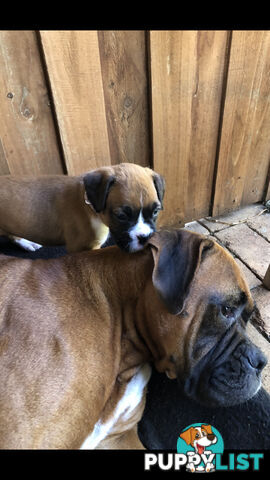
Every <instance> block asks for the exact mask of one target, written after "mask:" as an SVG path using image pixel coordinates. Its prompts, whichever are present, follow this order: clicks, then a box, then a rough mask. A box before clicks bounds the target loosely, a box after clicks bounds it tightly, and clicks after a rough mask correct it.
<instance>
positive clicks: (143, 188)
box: [0, 163, 164, 252]
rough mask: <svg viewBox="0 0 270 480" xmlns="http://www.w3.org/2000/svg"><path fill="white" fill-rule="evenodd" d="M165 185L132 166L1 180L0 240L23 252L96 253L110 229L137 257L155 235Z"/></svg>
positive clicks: (116, 239)
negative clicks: (0, 237) (59, 248)
mask: <svg viewBox="0 0 270 480" xmlns="http://www.w3.org/2000/svg"><path fill="white" fill-rule="evenodd" d="M163 195H164V179H163V178H162V177H161V176H160V175H158V174H157V173H155V172H154V171H153V170H151V169H150V168H143V167H141V166H139V165H135V164H131V163H121V164H119V165H114V166H110V167H102V168H99V169H97V170H93V171H91V172H89V173H86V174H84V175H80V176H77V177H75V176H74V177H69V176H66V175H44V176H41V177H31V178H30V177H13V176H1V177H0V235H8V236H9V237H11V238H12V239H13V240H14V241H15V242H16V243H18V244H19V245H20V246H21V247H23V248H25V249H27V250H36V249H37V248H40V246H41V245H44V246H49V245H64V244H65V245H66V248H67V251H68V252H76V251H80V250H87V249H95V248H99V247H100V246H101V245H102V243H103V242H105V240H106V238H107V236H108V232H109V229H110V230H111V233H112V236H113V239H114V241H115V243H116V244H117V245H118V246H119V247H121V248H122V249H124V250H127V251H137V250H140V249H142V248H143V247H144V245H145V242H146V240H147V239H148V238H149V236H150V235H151V234H152V233H153V232H154V231H155V223H156V220H157V216H158V212H159V210H160V209H162V200H163Z"/></svg>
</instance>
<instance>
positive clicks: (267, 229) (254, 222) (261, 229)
mask: <svg viewBox="0 0 270 480" xmlns="http://www.w3.org/2000/svg"><path fill="white" fill-rule="evenodd" d="M247 225H248V226H249V227H250V228H252V229H253V230H255V231H256V232H257V233H259V234H260V235H261V236H262V237H263V238H265V240H268V242H270V214H269V213H264V214H262V215H260V216H257V217H254V218H251V219H250V220H248V221H247ZM269 261H270V260H269Z"/></svg>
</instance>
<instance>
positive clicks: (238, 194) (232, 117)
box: [213, 31, 270, 215]
mask: <svg viewBox="0 0 270 480" xmlns="http://www.w3.org/2000/svg"><path fill="white" fill-rule="evenodd" d="M269 72H270V32H269V31H267V32H263V31H234V32H233V35H232V45H231V54H230V62H229V71H228V81H227V89H226V99H225V105H224V116H223V125H222V134H221V142H220V153H219V161H218V171H217V181H216V191H215V198H214V208H213V214H214V215H218V214H221V213H224V212H227V211H229V210H232V209H235V208H237V207H239V206H241V205H245V204H248V203H254V202H258V201H261V200H262V199H263V193H264V189H265V181H266V177H267V172H268V166H269V154H270V137H269V131H270V74H269Z"/></svg>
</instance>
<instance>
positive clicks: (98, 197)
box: [83, 168, 115, 213]
mask: <svg viewBox="0 0 270 480" xmlns="http://www.w3.org/2000/svg"><path fill="white" fill-rule="evenodd" d="M114 182H115V176H114V175H113V171H112V169H110V168H100V169H98V170H93V171H92V172H89V173H87V174H86V175H84V177H83V183H84V188H85V192H86V196H87V199H88V201H89V203H90V204H91V205H92V206H93V208H94V209H95V211H96V212H97V213H99V212H102V211H103V210H105V207H106V200H107V197H108V194H109V191H110V188H111V187H112V185H113V184H114Z"/></svg>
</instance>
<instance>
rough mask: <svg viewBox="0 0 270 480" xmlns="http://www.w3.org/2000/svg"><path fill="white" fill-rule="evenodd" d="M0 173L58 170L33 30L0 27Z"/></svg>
mask: <svg viewBox="0 0 270 480" xmlns="http://www.w3.org/2000/svg"><path fill="white" fill-rule="evenodd" d="M0 71H1V74H0V91H1V95H2V100H1V117H0V174H1V175H3V174H8V173H12V174H16V175H23V174H37V175H38V174H45V173H62V172H63V169H62V166H61V159H60V155H59V151H58V147H57V140H56V135H55V130H54V123H53V118H52V113H51V109H50V104H49V99H48V92H47V88H46V83H45V79H44V74H43V70H42V66H41V61H40V55H39V50H38V45H37V39H36V35H35V33H34V32H32V31H0Z"/></svg>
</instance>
